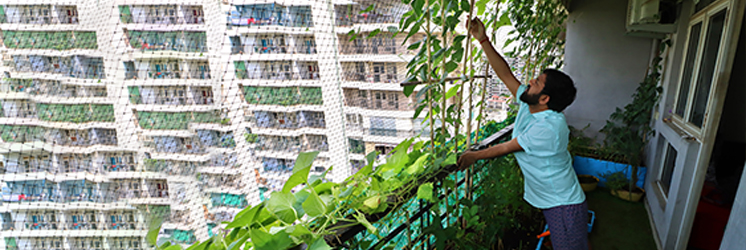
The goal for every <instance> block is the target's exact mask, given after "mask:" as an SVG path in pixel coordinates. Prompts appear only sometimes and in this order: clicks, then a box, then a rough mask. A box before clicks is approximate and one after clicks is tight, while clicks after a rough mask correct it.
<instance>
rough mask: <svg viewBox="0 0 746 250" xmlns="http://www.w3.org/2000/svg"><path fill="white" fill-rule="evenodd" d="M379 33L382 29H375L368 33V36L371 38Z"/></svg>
mask: <svg viewBox="0 0 746 250" xmlns="http://www.w3.org/2000/svg"><path fill="white" fill-rule="evenodd" d="M378 33H381V29H375V30H373V31H371V32H370V34H368V37H367V38H368V39H370V38H372V37H374V36H376V35H378Z"/></svg>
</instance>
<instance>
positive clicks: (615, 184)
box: [602, 172, 645, 202]
mask: <svg viewBox="0 0 746 250" xmlns="http://www.w3.org/2000/svg"><path fill="white" fill-rule="evenodd" d="M602 176H603V177H604V178H605V179H606V186H607V187H608V188H609V189H610V190H611V195H614V196H616V197H619V198H620V199H622V200H626V201H632V202H638V201H640V199H642V196H643V195H644V194H645V190H644V189H640V191H641V192H630V191H629V190H628V187H629V181H630V180H629V179H628V178H627V175H626V174H624V172H609V173H606V174H603V175H602Z"/></svg>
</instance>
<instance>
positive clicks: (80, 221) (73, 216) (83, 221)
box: [65, 210, 103, 230]
mask: <svg viewBox="0 0 746 250" xmlns="http://www.w3.org/2000/svg"><path fill="white" fill-rule="evenodd" d="M97 217H98V214H97V212H95V211H85V210H81V211H73V212H66V213H65V218H66V221H67V222H66V223H65V224H66V225H65V228H66V229H68V230H101V229H103V227H102V225H101V222H99V219H98V218H97Z"/></svg>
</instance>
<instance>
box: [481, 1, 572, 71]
mask: <svg viewBox="0 0 746 250" xmlns="http://www.w3.org/2000/svg"><path fill="white" fill-rule="evenodd" d="M506 2H507V5H508V6H507V9H508V10H509V11H508V12H507V14H508V16H509V17H510V20H511V21H512V24H513V27H515V32H513V34H515V35H517V37H516V39H510V40H508V41H507V42H506V44H505V45H506V46H507V45H508V44H511V43H516V42H517V43H518V45H517V46H516V47H515V49H514V50H513V51H512V52H511V53H508V55H509V56H511V57H514V58H517V59H519V60H520V61H522V62H523V63H524V65H523V66H522V67H521V69H520V71H521V73H522V74H521V75H522V76H523V79H525V80H528V79H532V78H535V77H537V76H538V73H539V72H541V70H543V69H545V68H550V67H553V68H561V67H562V64H563V58H564V50H565V40H564V33H565V30H566V28H565V21H566V20H567V11H566V10H565V8H564V7H563V6H562V1H559V0H550V1H539V0H508V1H506ZM487 13H488V15H490V14H489V12H487ZM490 20H497V22H495V24H494V25H498V24H499V23H504V22H505V21H506V17H503V15H498V12H495V13H494V14H493V15H492V16H491V18H490ZM486 25H489V24H486ZM492 38H493V39H491V40H492V41H495V39H494V37H492Z"/></svg>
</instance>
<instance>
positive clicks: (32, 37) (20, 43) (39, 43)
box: [2, 30, 98, 50]
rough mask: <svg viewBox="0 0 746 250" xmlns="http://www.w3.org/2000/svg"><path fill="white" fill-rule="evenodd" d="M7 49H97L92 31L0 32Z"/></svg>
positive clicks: (96, 41)
mask: <svg viewBox="0 0 746 250" xmlns="http://www.w3.org/2000/svg"><path fill="white" fill-rule="evenodd" d="M2 39H3V43H4V44H5V46H6V47H8V48H9V49H50V50H70V49H98V40H97V38H96V32H94V31H8V30H4V31H3V32H2Z"/></svg>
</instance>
